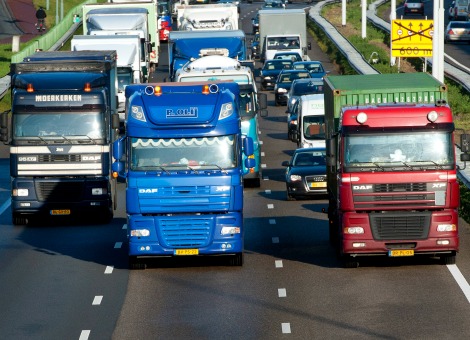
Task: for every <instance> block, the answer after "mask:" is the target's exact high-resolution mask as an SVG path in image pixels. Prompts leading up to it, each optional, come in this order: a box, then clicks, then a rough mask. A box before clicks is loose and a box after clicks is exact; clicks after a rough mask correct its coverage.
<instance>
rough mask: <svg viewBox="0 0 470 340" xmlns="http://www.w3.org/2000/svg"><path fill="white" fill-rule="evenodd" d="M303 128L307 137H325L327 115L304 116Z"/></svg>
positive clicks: (311, 138) (310, 138)
mask: <svg viewBox="0 0 470 340" xmlns="http://www.w3.org/2000/svg"><path fill="white" fill-rule="evenodd" d="M303 130H304V136H305V139H309V140H314V139H317V140H318V139H325V116H304V117H303Z"/></svg>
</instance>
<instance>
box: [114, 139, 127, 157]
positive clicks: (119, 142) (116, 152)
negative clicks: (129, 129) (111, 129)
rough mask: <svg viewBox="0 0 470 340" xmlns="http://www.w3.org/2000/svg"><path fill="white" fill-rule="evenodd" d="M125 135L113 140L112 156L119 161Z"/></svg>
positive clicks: (122, 152)
mask: <svg viewBox="0 0 470 340" xmlns="http://www.w3.org/2000/svg"><path fill="white" fill-rule="evenodd" d="M124 143H125V137H122V138H119V139H117V140H116V141H114V142H113V158H114V159H115V160H116V161H120V160H121V159H122V157H123V156H124Z"/></svg>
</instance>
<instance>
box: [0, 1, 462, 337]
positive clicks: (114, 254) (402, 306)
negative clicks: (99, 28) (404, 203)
mask: <svg viewBox="0 0 470 340" xmlns="http://www.w3.org/2000/svg"><path fill="white" fill-rule="evenodd" d="M259 6H260V3H255V4H253V5H251V4H243V5H242V16H244V18H245V19H244V20H243V25H244V28H245V31H247V32H251V26H248V25H251V22H250V21H249V19H251V17H252V13H248V12H250V11H253V10H255V9H256V8H257V7H259ZM295 6H297V5H295ZM247 27H248V28H247ZM312 45H313V49H312V51H310V56H311V58H312V59H320V60H322V61H323V62H324V63H325V65H326V68H327V69H328V70H333V72H332V73H335V72H334V67H333V64H331V63H330V62H329V61H328V60H327V58H326V56H325V55H324V54H323V53H321V52H320V51H319V50H318V48H317V47H316V44H312ZM162 54H163V53H162ZM159 71H160V72H159V73H158V74H157V75H156V77H155V78H154V80H158V79H161V78H162V77H163V76H164V75H165V74H166V72H167V65H165V63H161V64H160V65H159ZM267 93H268V96H269V102H270V107H269V116H268V117H266V118H263V119H261V120H260V130H261V135H262V140H263V152H264V154H265V156H264V157H263V164H264V166H263V168H264V171H263V174H264V180H263V181H262V185H261V188H247V189H246V190H245V211H244V214H245V228H246V231H245V249H246V256H245V265H244V266H243V267H241V268H232V267H228V266H225V264H224V263H223V262H222V261H221V260H220V259H219V258H211V259H203V260H201V259H175V260H173V261H168V260H162V261H153V262H152V263H151V264H152V266H151V267H150V268H149V269H147V270H145V271H132V272H129V271H128V270H127V269H126V251H127V249H126V244H125V229H123V225H124V224H125V211H124V202H123V199H124V193H123V189H124V186H123V184H122V183H121V184H120V185H119V189H120V195H119V198H120V200H119V209H118V211H117V213H116V216H115V219H114V220H113V222H112V223H111V224H110V225H108V226H99V225H93V224H91V225H75V226H65V225H55V226H52V225H45V226H38V227H14V226H12V225H11V217H10V215H9V214H10V211H9V209H7V210H6V211H5V212H3V213H2V214H1V222H0V223H1V226H0V238H1V241H0V263H1V264H0V289H1V291H2V292H3V294H2V297H1V298H0V305H1V306H2V308H1V310H0V319H1V320H0V329H1V332H2V333H1V337H2V338H30V339H64V338H67V339H75V338H79V337H80V335H83V337H84V338H90V339H109V338H113V339H141V338H149V339H157V338H158V339H165V338H173V339H189V338H191V339H194V338H200V339H214V338H222V337H224V338H232V339H278V338H281V337H286V336H289V337H290V338H294V339H338V338H340V337H341V338H347V339H356V338H357V339H377V338H384V339H418V338H420V339H438V338H439V339H450V338H452V339H467V338H468V337H469V336H470V327H469V326H467V325H468V322H467V320H468V319H469V316H470V308H469V307H470V306H469V301H468V300H467V299H466V297H465V295H464V293H463V292H462V290H461V289H460V287H459V286H458V284H457V283H456V281H455V279H454V278H453V276H452V275H451V274H450V271H449V269H448V267H447V266H441V265H438V264H436V261H433V260H430V259H418V258H416V259H408V260H400V261H379V260H376V261H368V262H367V263H365V264H364V266H363V267H360V268H357V269H343V268H341V264H340V262H339V261H337V259H336V258H335V255H334V251H333V249H332V248H331V247H330V246H329V242H328V232H327V230H328V229H327V228H328V227H327V218H326V215H325V214H323V213H322V212H321V209H322V208H325V207H326V206H327V201H326V200H323V199H320V200H305V201H294V202H288V201H286V200H285V185H284V183H283V172H284V168H283V167H282V166H281V165H280V164H281V162H282V161H283V160H287V159H289V155H290V153H291V152H292V150H293V149H294V148H295V145H294V143H292V142H290V141H288V140H287V133H286V130H287V126H286V121H285V117H286V116H285V113H284V110H285V107H275V106H274V96H273V94H272V93H271V92H267ZM5 150H7V149H6V148H5V147H3V146H2V147H0V151H1V153H0V170H1V172H0V174H1V177H0V188H1V189H2V191H0V195H4V196H1V198H2V199H3V198H4V197H5V193H6V192H8V191H6V190H4V189H6V188H7V187H9V185H8V172H6V169H7V168H8V159H7V156H8V155H7V152H6V151H5ZM1 203H3V201H2V202H1ZM469 233H470V228H469V227H468V225H467V224H464V223H463V224H462V226H461V234H462V250H461V252H460V254H459V255H458V257H457V266H458V268H459V269H460V271H461V272H462V273H463V275H464V277H465V278H467V279H470V261H468V259H469V258H470V254H469V251H470V250H469V249H470V246H469V244H468V241H467V240H468V239H469V236H468V235H469ZM120 242H122V244H121V243H120ZM101 296H102V300H101V303H100V304H98V302H99V301H100V297H101ZM94 301H96V303H97V304H95V305H93V302H94Z"/></svg>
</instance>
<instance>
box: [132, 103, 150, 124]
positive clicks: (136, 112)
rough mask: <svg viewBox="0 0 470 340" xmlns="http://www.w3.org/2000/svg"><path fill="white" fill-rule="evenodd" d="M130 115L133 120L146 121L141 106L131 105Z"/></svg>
mask: <svg viewBox="0 0 470 340" xmlns="http://www.w3.org/2000/svg"><path fill="white" fill-rule="evenodd" d="M131 117H132V118H134V119H135V120H140V121H141V122H146V121H147V119H145V115H144V110H142V107H141V106H137V105H133V106H132V107H131Z"/></svg>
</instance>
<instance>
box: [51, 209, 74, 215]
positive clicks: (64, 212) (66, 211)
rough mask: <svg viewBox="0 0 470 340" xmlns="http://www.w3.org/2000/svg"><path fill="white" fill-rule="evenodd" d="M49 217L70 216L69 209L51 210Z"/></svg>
mask: <svg viewBox="0 0 470 340" xmlns="http://www.w3.org/2000/svg"><path fill="white" fill-rule="evenodd" d="M51 215H70V209H60V210H51Z"/></svg>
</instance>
